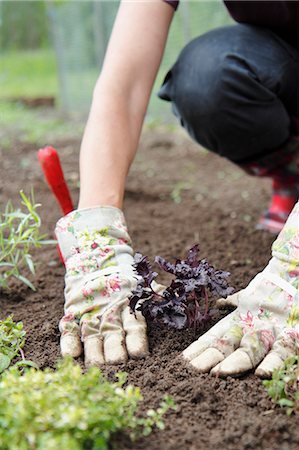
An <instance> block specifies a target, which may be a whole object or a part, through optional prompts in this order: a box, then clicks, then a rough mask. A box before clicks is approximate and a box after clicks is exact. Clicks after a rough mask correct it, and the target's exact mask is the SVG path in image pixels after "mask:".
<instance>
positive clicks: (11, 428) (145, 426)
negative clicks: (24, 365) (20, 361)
mask: <svg viewBox="0 0 299 450" xmlns="http://www.w3.org/2000/svg"><path fill="white" fill-rule="evenodd" d="M117 379H118V381H116V382H114V383H110V382H108V381H106V380H105V378H104V377H103V375H102V373H101V371H100V370H99V369H98V368H95V367H94V368H90V369H89V370H88V372H87V373H86V374H84V375H83V374H82V373H81V370H80V367H79V366H78V365H75V364H74V363H73V362H72V361H71V360H68V359H66V360H65V361H63V362H62V363H61V364H60V365H59V367H58V369H57V370H56V371H55V372H53V371H51V370H50V369H46V370H45V371H36V370H34V369H32V368H30V369H28V370H26V372H25V373H24V374H23V375H20V373H19V371H18V370H17V369H16V368H11V369H9V370H7V371H6V372H5V373H4V374H3V376H2V378H1V382H0V448H1V449H2V450H16V449H18V450H31V449H35V450H44V449H47V450H51V449H53V450H54V449H55V450H57V449H64V450H81V449H94V450H105V449H107V448H108V442H109V440H110V438H111V436H112V434H113V433H115V432H117V431H127V430H129V431H131V434H132V435H133V436H135V437H136V436H138V435H140V434H149V433H150V432H151V430H152V428H153V426H158V427H159V428H160V429H163V422H162V416H163V414H164V413H165V412H166V411H167V410H168V409H169V408H170V407H173V403H172V401H171V400H170V399H166V400H164V401H163V402H162V403H161V406H160V408H158V409H157V410H156V411H154V410H150V411H148V413H147V417H145V418H138V417H137V416H136V412H137V408H138V404H139V402H140V401H141V400H142V395H141V393H140V390H139V388H136V387H133V386H131V385H128V386H126V387H124V383H125V381H126V374H124V373H119V374H118V375H117Z"/></svg>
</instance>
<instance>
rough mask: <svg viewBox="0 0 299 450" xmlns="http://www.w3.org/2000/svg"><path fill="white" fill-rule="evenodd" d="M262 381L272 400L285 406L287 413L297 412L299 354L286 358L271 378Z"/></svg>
mask: <svg viewBox="0 0 299 450" xmlns="http://www.w3.org/2000/svg"><path fill="white" fill-rule="evenodd" d="M263 383H264V386H266V389H267V391H268V394H269V395H270V397H271V398H272V400H273V401H274V402H275V403H277V404H278V405H280V406H284V407H286V408H287V410H286V412H287V414H288V415H290V414H293V413H294V414H299V355H297V356H293V357H291V358H288V359H286V361H285V362H284V365H283V367H281V368H280V369H277V370H275V371H274V373H273V376H272V379H271V380H265V381H264V382H263Z"/></svg>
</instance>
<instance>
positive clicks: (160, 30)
mask: <svg viewBox="0 0 299 450" xmlns="http://www.w3.org/2000/svg"><path fill="white" fill-rule="evenodd" d="M172 16H173V9H172V8H171V7H170V6H169V5H167V4H166V3H164V2H162V1H161V0H134V1H132V0H131V1H130V0H123V1H122V3H121V5H120V8H119V11H118V15H117V18H116V21H115V24H114V28H113V31H112V35H111V38H110V42H109V45H108V49H107V53H106V57H105V61H104V65H103V69H102V72H101V75H100V77H99V79H98V81H97V84H96V87H95V89H94V94H93V101H92V106H91V110H90V114H89V118H88V122H87V125H86V129H85V133H84V137H83V141H82V146H81V154H80V178H81V189H80V200H79V208H86V207H93V206H99V205H110V206H116V207H118V208H122V203H123V196H124V186H125V181H126V176H127V173H128V170H129V167H130V165H131V162H132V160H133V158H134V156H135V153H136V150H137V146H138V141H139V137H140V132H141V128H142V124H143V120H144V115H145V112H146V108H147V105H148V101H149V97H150V93H151V90H152V86H153V83H154V80H155V77H156V74H157V71H158V69H159V65H160V62H161V58H162V55H163V51H164V47H165V43H166V39H167V34H168V30H169V26H170V23H171V19H172Z"/></svg>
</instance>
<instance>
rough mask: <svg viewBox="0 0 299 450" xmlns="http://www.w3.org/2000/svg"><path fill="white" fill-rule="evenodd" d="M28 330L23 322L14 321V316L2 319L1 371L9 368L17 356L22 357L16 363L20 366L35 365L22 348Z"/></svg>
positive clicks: (0, 325) (0, 337)
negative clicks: (27, 358) (24, 327)
mask: <svg viewBox="0 0 299 450" xmlns="http://www.w3.org/2000/svg"><path fill="white" fill-rule="evenodd" d="M25 336H26V331H25V330H24V329H23V323H22V322H17V323H16V322H14V321H13V318H12V316H9V317H7V318H6V319H4V320H1V321H0V373H1V372H3V371H4V370H5V369H7V368H8V367H9V366H10V364H11V362H12V360H13V359H14V358H15V357H16V356H18V355H19V356H20V357H21V358H22V360H21V361H19V362H17V363H16V364H15V366H16V367H20V366H34V367H36V365H35V364H34V363H33V362H32V361H28V360H26V358H25V355H24V352H23V350H22V348H23V347H24V344H25Z"/></svg>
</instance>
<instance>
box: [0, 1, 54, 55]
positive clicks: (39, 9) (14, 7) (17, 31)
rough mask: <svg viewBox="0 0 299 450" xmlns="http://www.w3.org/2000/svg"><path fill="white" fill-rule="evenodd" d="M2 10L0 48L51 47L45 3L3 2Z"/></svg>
mask: <svg viewBox="0 0 299 450" xmlns="http://www.w3.org/2000/svg"><path fill="white" fill-rule="evenodd" d="M0 8H1V9H0V13H1V22H0V46H1V47H2V48H3V49H15V48H18V49H26V48H40V47H45V46H47V45H49V30H48V23H47V16H46V2H45V1H40V0H38V1H28V0H27V1H22V0H21V1H20V0H19V1H16V0H10V1H1V2H0Z"/></svg>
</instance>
